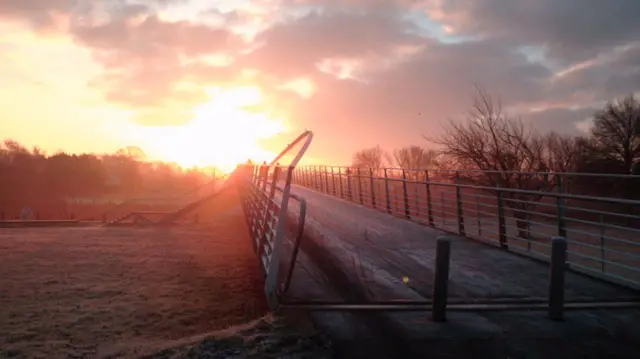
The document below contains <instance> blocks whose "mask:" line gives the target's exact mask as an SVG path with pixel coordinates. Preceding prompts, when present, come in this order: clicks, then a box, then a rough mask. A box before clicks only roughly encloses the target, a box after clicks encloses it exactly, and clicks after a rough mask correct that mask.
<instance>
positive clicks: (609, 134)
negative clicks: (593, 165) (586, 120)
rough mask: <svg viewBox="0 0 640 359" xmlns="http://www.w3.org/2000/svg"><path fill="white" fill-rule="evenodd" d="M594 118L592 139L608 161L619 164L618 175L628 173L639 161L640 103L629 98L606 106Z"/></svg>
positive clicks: (633, 98) (630, 96)
mask: <svg viewBox="0 0 640 359" xmlns="http://www.w3.org/2000/svg"><path fill="white" fill-rule="evenodd" d="M594 117H595V119H594V122H593V128H592V129H591V135H592V137H593V139H594V140H595V141H596V143H597V144H598V146H599V147H600V148H601V149H603V150H604V151H605V154H606V155H607V156H608V157H610V159H612V160H615V161H617V162H618V163H619V166H620V169H619V172H618V173H626V174H630V173H632V172H633V169H634V166H635V164H636V163H637V162H638V161H640V102H638V100H637V99H636V98H635V97H634V96H633V95H629V96H627V97H625V98H624V99H622V100H618V101H616V102H615V103H614V102H609V103H607V104H606V106H605V107H604V108H603V109H602V110H600V111H598V112H596V114H595V116H594Z"/></svg>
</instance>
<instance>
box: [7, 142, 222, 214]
mask: <svg viewBox="0 0 640 359" xmlns="http://www.w3.org/2000/svg"><path fill="white" fill-rule="evenodd" d="M210 180H211V175H210V173H208V172H207V171H205V170H198V169H193V170H186V171H184V170H182V169H181V168H180V167H179V166H177V165H175V164H170V163H162V162H150V161H147V158H146V155H145V154H144V152H143V151H142V150H141V149H139V148H137V147H126V148H123V149H121V150H118V151H117V152H116V153H112V154H104V155H95V154H68V153H65V152H57V153H54V154H50V155H49V154H46V153H45V152H44V151H42V150H41V149H39V148H33V149H28V148H26V147H25V146H23V145H21V144H20V143H18V142H16V141H14V140H10V139H8V140H5V141H4V142H3V143H1V144H0V211H2V212H5V213H6V214H7V216H13V215H15V213H16V212H17V211H20V209H21V208H23V207H25V206H29V207H33V208H34V210H36V209H38V208H44V207H48V208H52V207H56V206H58V207H60V206H63V203H64V202H66V201H68V200H69V199H78V198H92V199H99V198H105V197H108V198H115V199H120V200H122V199H125V198H131V197H140V196H150V195H155V196H158V195H175V194H179V193H182V192H186V191H189V190H191V189H194V188H197V187H198V186H200V185H202V184H204V183H206V182H207V181H210Z"/></svg>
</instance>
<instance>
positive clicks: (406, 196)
mask: <svg viewBox="0 0 640 359" xmlns="http://www.w3.org/2000/svg"><path fill="white" fill-rule="evenodd" d="M402 194H403V199H404V216H405V217H406V218H407V219H411V210H410V209H409V192H408V189H407V173H406V171H405V170H404V168H403V169H402Z"/></svg>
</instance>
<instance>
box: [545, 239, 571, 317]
mask: <svg viewBox="0 0 640 359" xmlns="http://www.w3.org/2000/svg"><path fill="white" fill-rule="evenodd" d="M566 263H567V239H566V238H564V237H553V238H551V265H550V266H549V319H551V320H555V321H560V320H562V319H563V316H564V272H565V266H566Z"/></svg>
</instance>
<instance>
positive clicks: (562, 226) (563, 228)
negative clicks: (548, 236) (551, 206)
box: [556, 173, 567, 237]
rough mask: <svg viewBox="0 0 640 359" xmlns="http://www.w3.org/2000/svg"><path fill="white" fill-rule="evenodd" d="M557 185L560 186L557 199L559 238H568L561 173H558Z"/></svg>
mask: <svg viewBox="0 0 640 359" xmlns="http://www.w3.org/2000/svg"><path fill="white" fill-rule="evenodd" d="M556 185H557V186H558V197H557V201H556V203H557V206H558V209H557V212H558V236H560V237H566V236H567V227H566V225H565V216H564V209H565V208H564V199H563V198H562V197H561V196H562V194H563V192H564V191H563V188H562V176H561V175H560V173H556Z"/></svg>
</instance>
